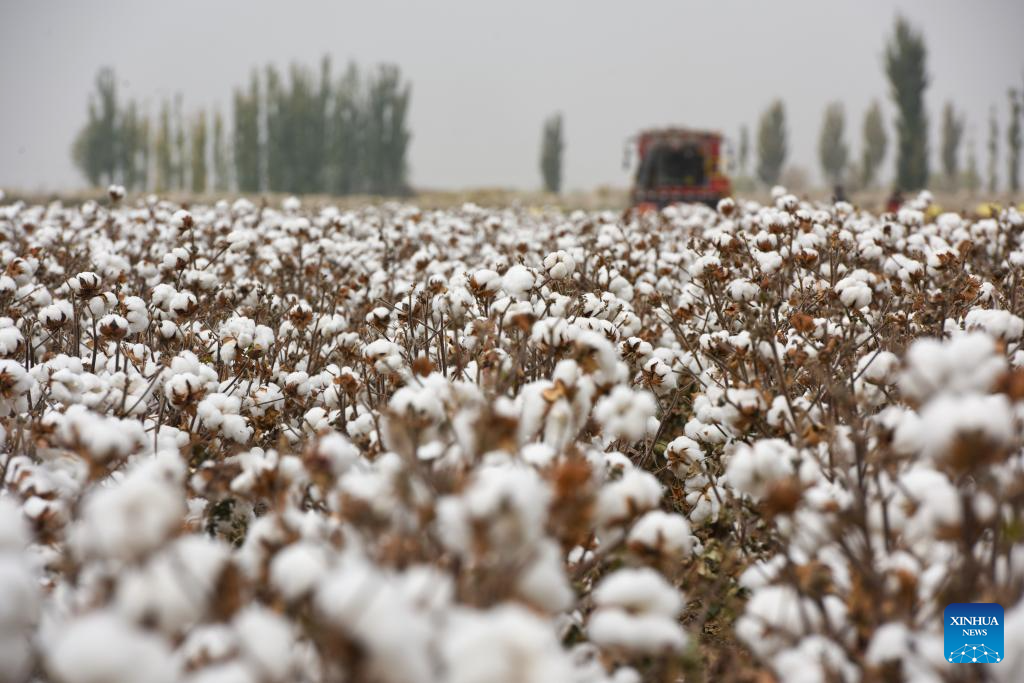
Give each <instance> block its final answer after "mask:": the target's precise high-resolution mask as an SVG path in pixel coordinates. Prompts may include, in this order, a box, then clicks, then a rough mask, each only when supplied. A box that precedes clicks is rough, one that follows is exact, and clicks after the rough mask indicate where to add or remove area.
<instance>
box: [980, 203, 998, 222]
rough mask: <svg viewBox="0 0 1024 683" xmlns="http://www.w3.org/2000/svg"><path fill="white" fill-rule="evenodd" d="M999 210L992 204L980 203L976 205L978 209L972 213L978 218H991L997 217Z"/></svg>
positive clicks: (996, 205)
mask: <svg viewBox="0 0 1024 683" xmlns="http://www.w3.org/2000/svg"><path fill="white" fill-rule="evenodd" d="M1001 208H1002V207H1000V206H999V205H998V204H996V203H994V202H982V203H981V204H978V208H976V209H975V210H974V213H975V214H977V216H978V218H993V217H995V216H998V215H999V210H1000V209H1001Z"/></svg>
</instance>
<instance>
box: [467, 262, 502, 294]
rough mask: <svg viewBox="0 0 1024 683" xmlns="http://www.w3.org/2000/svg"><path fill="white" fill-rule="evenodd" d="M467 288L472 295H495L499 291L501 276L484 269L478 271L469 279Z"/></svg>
mask: <svg viewBox="0 0 1024 683" xmlns="http://www.w3.org/2000/svg"><path fill="white" fill-rule="evenodd" d="M469 287H470V290H471V291H472V292H473V293H474V294H478V295H481V294H483V295H490V294H496V293H497V292H498V290H499V289H501V276H500V275H498V274H497V273H496V272H494V271H493V270H488V269H486V268H485V269H483V270H478V271H476V272H475V273H473V276H472V277H471V278H469Z"/></svg>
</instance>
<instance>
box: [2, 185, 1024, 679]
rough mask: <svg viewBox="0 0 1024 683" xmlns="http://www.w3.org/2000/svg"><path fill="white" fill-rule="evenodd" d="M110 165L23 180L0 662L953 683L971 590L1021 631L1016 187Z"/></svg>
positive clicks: (149, 672)
mask: <svg viewBox="0 0 1024 683" xmlns="http://www.w3.org/2000/svg"><path fill="white" fill-rule="evenodd" d="M109 196H110V202H109V203H107V202H102V203H101V202H95V201H93V202H86V203H83V204H81V205H78V206H72V205H57V204H54V205H51V206H48V207H41V206H31V205H27V204H24V203H20V202H19V203H16V204H9V205H6V206H2V207H0V228H2V230H0V265H2V269H0V270H2V274H0V304H3V305H4V309H3V315H2V317H0V446H2V454H0V474H2V483H0V486H2V491H0V577H2V578H3V580H2V581H0V596H2V598H3V599H2V600H0V604H2V605H3V606H4V608H3V609H0V643H2V645H0V659H3V661H4V663H5V665H6V666H5V667H3V670H2V671H0V680H24V679H25V678H26V676H34V677H36V678H38V679H39V680H53V681H62V682H63V683H78V682H79V681H82V682H86V683H87V682H89V681H121V680H124V681H129V680H139V679H140V677H141V678H145V679H146V680H154V681H159V680H168V681H189V682H190V683H203V682H211V681H224V680H237V681H269V682H277V681H282V682H283V681H292V680H296V681H320V680H341V679H345V680H348V679H352V680H356V679H359V680H363V679H366V680H379V681H394V682H396V683H404V682H405V681H417V682H419V681H438V683H441V682H444V681H476V680H489V681H510V682H511V681H531V680H532V681H554V680H558V681H562V680H565V681H576V682H579V683H598V682H602V683H603V682H613V683H636V682H637V681H666V682H667V681H677V680H681V679H684V678H685V679H689V678H691V677H693V678H700V677H704V678H709V679H710V678H714V679H715V680H753V679H760V678H764V679H766V680H767V679H768V678H772V679H774V680H799V681H803V680H806V681H821V680H840V681H844V683H845V682H846V681H851V682H852V681H857V680H874V679H881V678H885V679H886V680H934V681H946V680H950V681H951V680H955V677H956V672H955V671H952V670H950V669H949V668H948V667H947V665H946V664H944V663H943V661H942V657H941V656H939V657H938V658H936V657H934V656H931V655H930V654H929V653H931V651H932V649H933V648H935V647H941V632H940V631H941V629H940V628H939V627H938V623H937V621H936V615H940V614H941V611H942V607H943V605H944V604H945V602H949V601H960V602H971V601H979V600H994V601H998V602H1000V603H1001V604H1004V606H1006V608H1007V625H1006V626H1007V650H1008V651H1012V648H1013V647H1014V645H1013V644H1014V643H1017V642H1018V641H1020V638H1021V633H1022V630H1021V629H1020V628H1018V625H1019V624H1018V622H1020V619H1019V616H1020V611H1021V607H1020V605H1021V604H1022V600H1021V591H1022V586H1024V574H1022V573H1021V570H1020V567H1021V566H1024V554H1022V552H1021V550H1020V544H1019V543H1016V539H1015V537H1014V536H1013V529H1016V528H1018V527H1019V526H1020V525H1021V524H1024V519H1022V517H1021V507H1020V505H1019V500H1018V499H1019V491H1020V490H1021V486H1024V475H1022V474H1021V472H1022V471H1024V465H1022V460H1021V458H1022V436H1024V432H1022V429H1024V376H1022V374H1021V373H1022V371H1021V368H1022V366H1024V349H1022V347H1021V339H1022V326H1021V319H1022V315H1024V310H1022V308H1021V306H1022V305H1024V301H1022V300H1021V297H1019V296H1018V295H1016V293H1015V291H1014V290H1013V285H1012V284H1011V283H1015V282H1019V281H1020V276H1021V275H1022V274H1024V273H1022V272H1021V269H1022V268H1024V256H1021V240H1020V228H1021V225H1024V220H1022V219H1021V218H1020V214H1019V212H1016V211H1010V210H1006V211H1003V212H1001V213H1000V214H999V215H997V216H993V217H991V218H986V219H975V218H972V217H970V216H965V215H960V214H954V213H946V214H939V215H937V216H936V214H935V212H934V210H933V200H932V199H930V198H929V197H928V196H921V197H916V198H913V199H912V200H911V201H910V202H909V204H910V205H908V206H907V207H906V208H905V209H903V210H901V211H900V212H899V213H898V214H897V215H895V216H888V217H881V216H877V215H874V214H872V213H870V212H868V211H864V210H861V209H859V208H857V207H856V206H853V205H851V204H847V203H843V202H840V203H836V204H831V205H830V204H818V203H813V202H809V201H804V200H800V199H799V198H798V197H796V196H795V195H793V194H791V193H789V192H788V191H786V190H785V188H774V189H773V191H772V193H771V200H770V202H769V203H768V204H766V205H762V204H759V203H757V202H753V201H738V200H733V199H729V200H723V201H722V202H720V203H719V204H718V206H717V207H714V208H711V207H706V206H696V205H677V206H672V207H667V208H666V209H664V210H663V211H660V212H653V213H647V214H636V213H634V212H628V213H626V214H618V213H614V212H607V211H603V212H600V211H599V212H586V211H573V212H569V213H565V212H560V211H557V210H552V209H545V210H539V211H529V210H524V209H520V208H515V209H487V208H482V207H479V206H474V205H465V206H462V207H458V208H450V209H443V210H424V209H419V208H416V207H412V206H407V205H401V204H389V205H386V206H381V207H364V208H358V209H342V208H338V207H331V206H317V205H315V203H313V202H310V201H299V200H297V199H287V200H285V201H284V202H282V203H281V205H280V206H276V205H275V206H270V205H268V206H264V207H257V206H256V205H254V204H253V203H252V202H251V201H249V200H246V199H239V200H236V201H235V202H233V203H230V204H229V203H228V202H226V201H223V202H217V203H216V204H213V205H202V204H192V205H190V206H189V208H188V209H185V208H183V207H182V206H179V205H177V204H175V203H174V202H171V201H167V200H162V199H160V198H159V197H156V196H152V197H143V198H140V199H138V200H131V199H129V198H127V197H124V196H121V195H120V193H119V192H118V191H116V188H111V193H110V195H109ZM57 245H66V247H64V246H62V247H61V248H57ZM964 577H970V579H969V580H968V579H965V578H964ZM111 642H117V643H118V644H119V647H118V648H115V649H112V648H110V647H109V643H111ZM940 654H941V653H940ZM1010 663H1011V662H1007V664H1010ZM1009 670H1010V669H1009V667H1007V668H1005V669H1001V670H1000V671H1009ZM5 676H6V678H5ZM998 676H1003V674H998ZM1003 678H1004V679H1005V680H1010V679H1009V678H1005V676H1003Z"/></svg>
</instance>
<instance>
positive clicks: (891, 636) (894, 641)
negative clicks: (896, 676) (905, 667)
mask: <svg viewBox="0 0 1024 683" xmlns="http://www.w3.org/2000/svg"><path fill="white" fill-rule="evenodd" d="M913 641H914V639H913V635H912V634H911V632H910V630H909V629H908V628H907V626H906V624H902V623H900V622H889V623H887V624H882V625H881V626H879V627H878V628H877V629H875V633H874V635H873V636H872V637H871V642H870V643H869V644H868V649H867V652H866V654H865V657H864V659H865V661H866V662H868V663H869V664H873V665H875V666H880V665H882V664H885V663H886V662H891V661H896V660H901V659H903V658H904V657H905V656H906V655H907V653H908V652H911V651H912V650H913V644H914V642H913Z"/></svg>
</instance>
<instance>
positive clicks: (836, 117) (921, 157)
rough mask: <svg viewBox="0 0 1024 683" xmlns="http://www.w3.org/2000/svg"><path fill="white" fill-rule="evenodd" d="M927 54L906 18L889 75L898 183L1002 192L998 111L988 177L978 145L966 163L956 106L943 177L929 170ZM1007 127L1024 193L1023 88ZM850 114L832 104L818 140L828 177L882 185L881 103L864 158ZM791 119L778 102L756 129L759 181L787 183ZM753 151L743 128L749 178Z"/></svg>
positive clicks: (1012, 176) (1011, 177) (943, 129)
mask: <svg viewBox="0 0 1024 683" xmlns="http://www.w3.org/2000/svg"><path fill="white" fill-rule="evenodd" d="M926 58H927V49H926V46H925V42H924V37H923V36H922V34H921V33H920V32H918V31H916V30H915V29H914V28H913V27H912V26H911V25H910V24H909V23H908V22H907V21H906V19H904V18H902V17H897V19H896V25H895V28H894V30H893V34H892V36H891V37H890V39H889V42H888V44H887V46H886V50H885V54H884V60H883V61H884V64H885V73H886V77H887V79H888V81H889V87H890V95H891V98H892V103H893V105H894V107H895V109H896V118H895V121H894V128H895V148H896V157H895V165H896V172H895V179H894V185H895V187H896V188H897V189H900V190H903V191H912V190H918V189H921V188H923V187H925V186H926V185H927V184H928V183H929V182H932V183H933V184H934V185H935V186H937V187H940V188H942V189H946V190H951V191H955V190H959V189H961V188H963V189H966V190H968V191H970V192H976V191H977V190H978V189H980V188H981V187H982V184H983V181H987V182H985V187H986V188H987V190H988V191H989V192H996V191H997V190H998V188H999V181H998V154H999V137H1000V134H999V125H998V120H997V118H996V109H995V107H993V108H992V110H991V115H990V118H989V126H988V144H987V148H988V167H987V178H985V179H983V178H982V176H981V172H980V170H979V168H978V160H977V155H976V153H975V145H974V141H973V140H971V141H969V142H968V145H967V147H968V151H967V163H966V166H962V165H961V151H962V147H963V143H964V141H965V138H966V136H965V131H966V122H965V118H964V115H963V114H962V113H958V112H957V110H956V108H955V106H954V105H953V103H952V102H946V103H945V106H944V107H943V109H942V120H941V126H940V129H939V135H940V141H939V150H938V151H939V154H938V158H939V162H940V164H941V173H939V174H932V173H931V172H930V169H929V150H928V129H929V121H928V114H927V112H926V111H925V106H924V93H925V90H926V88H927V87H928V82H929V76H928V72H927V67H926ZM1008 100H1009V109H1008V114H1009V117H1008V124H1007V129H1006V143H1007V156H1006V171H1007V175H1006V189H1007V190H1008V191H1010V192H1012V193H1017V192H1019V191H1020V187H1021V183H1020V160H1021V122H1022V116H1021V108H1022V105H1024V102H1022V100H1024V89H1016V88H1010V89H1009V92H1008ZM845 129H846V114H845V110H844V108H843V105H842V103H840V102H832V103H830V104H828V105H827V106H826V108H825V113H824V117H823V121H822V126H821V131H820V133H819V136H818V161H819V163H820V165H821V170H822V173H823V175H824V177H825V178H826V179H827V180H828V182H829V183H831V184H832V185H834V186H846V187H847V188H849V189H858V188H869V187H873V186H875V185H876V184H877V178H878V173H879V169H880V167H881V164H882V161H883V160H884V159H885V156H886V152H887V148H888V145H889V135H888V134H887V132H886V128H885V123H884V120H883V117H882V110H881V105H880V104H879V102H878V101H877V100H875V101H873V102H872V103H871V106H870V107H869V108H868V110H867V112H866V113H865V115H864V120H863V123H862V126H861V137H862V140H863V142H862V145H861V154H860V156H859V158H855V156H854V155H853V154H852V153H851V151H850V148H849V146H848V145H847V142H846V135H845ZM786 136H787V133H786V113H785V106H784V104H783V102H782V101H781V100H775V101H774V102H772V103H771V104H770V105H769V106H768V108H767V109H766V110H765V111H764V113H763V114H762V115H761V117H760V120H759V123H758V128H757V141H756V143H757V166H756V169H755V173H756V176H757V178H758V179H759V180H760V181H761V182H762V183H764V184H766V185H775V184H777V183H778V182H780V179H781V177H782V171H783V166H784V164H785V161H786V155H787V139H786ZM749 150H750V143H749V133H748V131H747V128H746V127H745V126H744V127H743V128H742V129H741V130H740V142H739V152H738V161H739V167H740V172H741V175H742V176H746V174H747V163H748V156H749Z"/></svg>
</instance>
